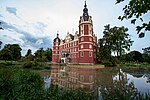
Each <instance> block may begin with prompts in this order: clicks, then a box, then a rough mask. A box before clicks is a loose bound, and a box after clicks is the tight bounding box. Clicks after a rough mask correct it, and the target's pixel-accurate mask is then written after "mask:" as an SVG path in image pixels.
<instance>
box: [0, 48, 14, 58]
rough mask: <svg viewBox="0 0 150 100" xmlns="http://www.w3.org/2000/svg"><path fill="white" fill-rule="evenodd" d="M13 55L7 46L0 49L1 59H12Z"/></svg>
mask: <svg viewBox="0 0 150 100" xmlns="http://www.w3.org/2000/svg"><path fill="white" fill-rule="evenodd" d="M12 58H13V55H12V51H10V50H9V49H8V48H3V49H2V50H1V51H0V59H2V60H12Z"/></svg>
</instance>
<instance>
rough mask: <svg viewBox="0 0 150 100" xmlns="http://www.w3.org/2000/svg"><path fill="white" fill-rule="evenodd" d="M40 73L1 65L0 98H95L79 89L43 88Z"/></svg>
mask: <svg viewBox="0 0 150 100" xmlns="http://www.w3.org/2000/svg"><path fill="white" fill-rule="evenodd" d="M43 85H44V84H43V79H42V78H41V77H40V75H38V74H36V73H33V72H30V71H28V70H21V69H16V68H14V69H12V68H1V67H0V90H1V92H0V100H95V99H94V96H93V95H91V94H88V93H85V92H81V91H78V90H64V89H60V88H58V86H55V85H53V84H52V85H51V87H50V89H47V90H45V89H44V88H43Z"/></svg>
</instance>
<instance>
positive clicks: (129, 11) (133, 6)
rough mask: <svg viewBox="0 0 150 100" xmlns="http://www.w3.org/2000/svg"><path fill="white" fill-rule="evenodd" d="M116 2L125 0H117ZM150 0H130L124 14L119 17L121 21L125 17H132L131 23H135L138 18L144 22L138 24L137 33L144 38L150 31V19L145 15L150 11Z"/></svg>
mask: <svg viewBox="0 0 150 100" xmlns="http://www.w3.org/2000/svg"><path fill="white" fill-rule="evenodd" d="M116 1H117V2H116V4H118V3H120V2H122V1H124V0H116ZM149 11H150V0H130V1H129V3H128V4H127V5H125V7H124V8H123V12H124V15H123V16H119V17H118V19H120V20H121V21H122V20H124V19H127V20H128V19H131V24H135V22H136V21H137V20H140V21H141V22H142V24H141V25H138V26H136V30H137V34H139V37H140V38H142V37H144V35H145V32H146V31H150V21H149V20H148V21H146V20H144V18H143V15H145V14H147V13H150V12H149Z"/></svg>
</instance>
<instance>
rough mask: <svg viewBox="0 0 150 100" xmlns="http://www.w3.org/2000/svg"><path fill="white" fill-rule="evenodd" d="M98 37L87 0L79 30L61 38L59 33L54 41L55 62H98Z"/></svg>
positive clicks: (53, 59)
mask: <svg viewBox="0 0 150 100" xmlns="http://www.w3.org/2000/svg"><path fill="white" fill-rule="evenodd" d="M96 53H97V37H96V36H95V34H94V32H93V22H92V17H91V16H89V14H88V9H87V5H86V2H85V5H84V9H83V15H82V16H81V17H80V20H79V31H76V32H75V35H72V34H69V32H68V33H67V36H66V38H65V39H64V40H63V39H60V38H59V34H58V33H57V37H56V38H55V39H54V41H53V53H52V62H54V63H60V62H61V63H77V64H94V63H96Z"/></svg>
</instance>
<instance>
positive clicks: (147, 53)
mask: <svg viewBox="0 0 150 100" xmlns="http://www.w3.org/2000/svg"><path fill="white" fill-rule="evenodd" d="M142 50H143V60H144V62H147V63H149V64H150V47H147V48H143V49H142Z"/></svg>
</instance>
